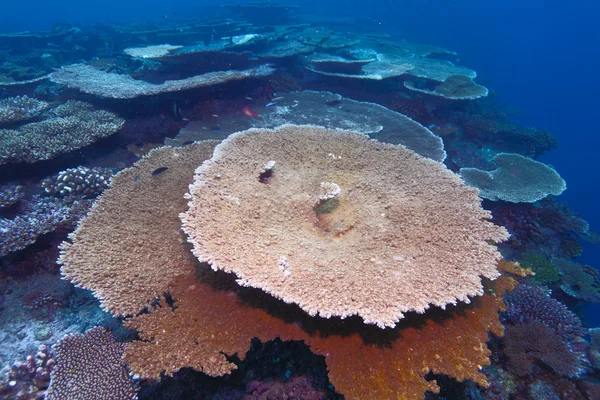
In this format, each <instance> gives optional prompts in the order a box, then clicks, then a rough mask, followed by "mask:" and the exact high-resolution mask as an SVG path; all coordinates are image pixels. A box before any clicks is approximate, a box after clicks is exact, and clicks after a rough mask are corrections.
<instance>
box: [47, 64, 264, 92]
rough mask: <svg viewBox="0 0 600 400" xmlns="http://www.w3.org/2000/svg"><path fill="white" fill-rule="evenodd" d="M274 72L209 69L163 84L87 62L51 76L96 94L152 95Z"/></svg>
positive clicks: (60, 81)
mask: <svg viewBox="0 0 600 400" xmlns="http://www.w3.org/2000/svg"><path fill="white" fill-rule="evenodd" d="M273 72H274V69H273V68H271V67H269V66H267V65H263V66H260V67H256V68H251V69H247V70H243V71H234V70H231V71H217V72H208V73H205V74H202V75H196V76H192V77H189V78H185V79H179V80H168V81H165V82H163V83H161V84H155V83H148V82H145V81H142V80H136V79H133V78H132V77H131V76H129V75H119V74H114V73H108V72H104V71H101V70H99V69H96V68H94V67H92V66H90V65H86V64H73V65H67V66H65V67H62V68H61V69H59V70H58V71H56V72H53V73H52V74H50V80H51V81H52V82H54V83H60V84H62V85H67V86H68V87H72V88H76V89H79V90H81V91H82V92H84V93H89V94H93V95H95V96H101V97H108V98H113V99H133V98H135V97H140V96H153V95H157V94H160V93H169V92H177V91H180V90H187V89H194V88H199V87H204V86H212V85H218V84H220V83H225V82H229V81H235V80H241V79H248V78H259V77H263V76H267V75H270V74H272V73H273Z"/></svg>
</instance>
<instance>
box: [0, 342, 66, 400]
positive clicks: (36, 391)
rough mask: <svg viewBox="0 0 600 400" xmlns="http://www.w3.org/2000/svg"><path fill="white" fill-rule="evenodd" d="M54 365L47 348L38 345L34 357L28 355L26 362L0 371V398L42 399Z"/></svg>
mask: <svg viewBox="0 0 600 400" xmlns="http://www.w3.org/2000/svg"><path fill="white" fill-rule="evenodd" d="M55 365H56V362H55V361H54V359H53V358H52V357H51V355H50V351H49V349H48V346H46V345H40V347H39V349H38V352H37V353H36V355H35V356H32V355H28V356H27V359H26V361H17V362H16V363H14V364H13V365H11V366H10V367H5V368H4V369H3V370H2V371H0V397H2V398H12V399H40V400H42V399H44V395H45V392H46V388H47V387H48V384H49V383H50V373H51V372H52V370H53V369H54V366H55Z"/></svg>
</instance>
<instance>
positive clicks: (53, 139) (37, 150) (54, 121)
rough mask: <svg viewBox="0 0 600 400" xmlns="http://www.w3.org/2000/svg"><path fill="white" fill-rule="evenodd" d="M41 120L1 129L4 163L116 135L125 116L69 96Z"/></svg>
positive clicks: (0, 158) (32, 159)
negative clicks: (94, 106) (70, 98)
mask: <svg viewBox="0 0 600 400" xmlns="http://www.w3.org/2000/svg"><path fill="white" fill-rule="evenodd" d="M46 116H47V118H46V119H45V120H43V121H40V122H32V123H29V124H25V125H23V126H21V127H19V128H17V129H15V130H11V129H0V164H6V163H18V162H26V163H34V162H37V161H42V160H49V159H51V158H54V157H56V156H57V155H59V154H62V153H66V152H69V151H73V150H76V149H80V148H82V147H85V146H88V145H90V144H92V143H94V142H96V141H97V140H99V139H101V138H104V137H106V136H109V135H112V134H113V133H115V132H116V131H118V130H119V129H121V127H122V126H123V124H124V123H125V120H124V119H122V118H120V117H118V116H117V115H116V114H114V113H112V112H108V111H105V110H95V109H94V108H93V107H92V106H91V105H90V104H88V103H84V102H81V101H74V100H69V101H67V102H66V103H64V104H61V105H60V106H58V107H56V108H54V109H53V110H51V111H49V112H47V113H46Z"/></svg>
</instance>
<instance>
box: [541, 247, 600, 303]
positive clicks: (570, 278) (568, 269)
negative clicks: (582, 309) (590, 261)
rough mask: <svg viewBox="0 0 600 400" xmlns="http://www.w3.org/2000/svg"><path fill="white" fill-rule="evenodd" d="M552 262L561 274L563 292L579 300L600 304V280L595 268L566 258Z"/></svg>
mask: <svg viewBox="0 0 600 400" xmlns="http://www.w3.org/2000/svg"><path fill="white" fill-rule="evenodd" d="M552 262H553V263H554V265H556V267H557V268H558V270H559V271H560V273H561V276H562V283H561V285H560V288H561V289H562V290H563V292H565V293H566V294H568V295H569V296H572V297H575V298H577V299H581V300H584V301H589V302H593V303H600V279H599V277H598V271H597V270H596V269H595V268H593V267H590V266H589V265H582V264H579V263H576V262H573V261H570V260H565V259H564V258H555V259H553V260H552Z"/></svg>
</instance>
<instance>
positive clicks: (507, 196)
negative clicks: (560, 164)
mask: <svg viewBox="0 0 600 400" xmlns="http://www.w3.org/2000/svg"><path fill="white" fill-rule="evenodd" d="M493 161H494V162H495V163H496V165H497V166H498V168H497V169H495V170H493V171H491V172H488V171H482V170H480V169H477V168H461V169H460V176H461V177H462V178H463V179H464V181H465V182H466V184H467V185H469V186H473V187H476V188H477V189H479V195H480V196H481V197H483V198H484V199H489V200H494V201H495V200H504V201H508V202H511V203H534V202H536V201H538V200H541V199H543V198H544V197H546V196H548V195H554V196H558V195H559V194H561V193H562V192H563V191H564V190H565V189H566V188H567V184H566V182H565V181H564V179H562V178H561V177H560V175H559V174H558V173H557V172H556V171H555V170H554V169H553V168H552V167H549V166H547V165H546V164H543V163H541V162H538V161H535V160H532V159H531V158H529V157H524V156H522V155H519V154H513V153H499V154H497V155H496V156H495V157H494V158H493Z"/></svg>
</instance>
